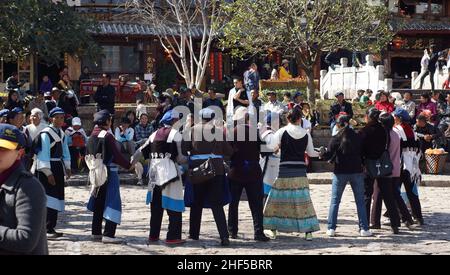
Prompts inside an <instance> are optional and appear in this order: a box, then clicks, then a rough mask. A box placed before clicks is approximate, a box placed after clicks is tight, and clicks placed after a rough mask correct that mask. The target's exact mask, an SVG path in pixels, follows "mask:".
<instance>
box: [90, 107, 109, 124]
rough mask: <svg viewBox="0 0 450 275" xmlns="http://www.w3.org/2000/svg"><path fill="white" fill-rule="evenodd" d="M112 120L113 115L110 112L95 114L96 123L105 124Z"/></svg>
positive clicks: (104, 111) (102, 111)
mask: <svg viewBox="0 0 450 275" xmlns="http://www.w3.org/2000/svg"><path fill="white" fill-rule="evenodd" d="M109 118H111V113H110V112H109V111H108V110H101V111H98V112H97V113H95V114H94V123H97V124H99V123H100V124H101V123H105V122H106V121H107V120H108V119H109Z"/></svg>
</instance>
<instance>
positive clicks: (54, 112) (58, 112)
mask: <svg viewBox="0 0 450 275" xmlns="http://www.w3.org/2000/svg"><path fill="white" fill-rule="evenodd" d="M65 114H66V113H65V112H64V110H63V109H62V108H59V107H55V108H53V109H52V110H51V111H50V112H49V113H48V116H49V117H55V116H56V115H65Z"/></svg>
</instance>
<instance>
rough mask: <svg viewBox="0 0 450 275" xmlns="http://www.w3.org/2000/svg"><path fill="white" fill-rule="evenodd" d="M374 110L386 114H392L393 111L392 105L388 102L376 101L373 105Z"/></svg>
mask: <svg viewBox="0 0 450 275" xmlns="http://www.w3.org/2000/svg"><path fill="white" fill-rule="evenodd" d="M375 108H377V109H378V110H379V111H385V112H388V113H392V112H393V111H394V110H395V106H394V104H392V103H390V102H388V101H384V102H380V101H377V103H376V104H375Z"/></svg>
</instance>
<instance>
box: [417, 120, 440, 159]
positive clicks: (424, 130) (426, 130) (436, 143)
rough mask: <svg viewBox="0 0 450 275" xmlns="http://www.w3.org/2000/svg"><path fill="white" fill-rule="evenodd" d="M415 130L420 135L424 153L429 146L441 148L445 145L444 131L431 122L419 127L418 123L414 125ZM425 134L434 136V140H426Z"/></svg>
mask: <svg viewBox="0 0 450 275" xmlns="http://www.w3.org/2000/svg"><path fill="white" fill-rule="evenodd" d="M414 132H416V134H417V136H418V137H419V141H420V149H421V150H422V153H425V151H426V150H427V149H429V148H433V147H436V148H441V147H444V145H445V138H444V136H443V134H442V132H441V131H440V130H439V129H438V128H437V127H436V126H434V125H432V124H430V123H427V124H426V125H425V127H418V126H417V124H416V125H414ZM425 135H430V136H432V140H431V141H426V140H425V138H424V137H425Z"/></svg>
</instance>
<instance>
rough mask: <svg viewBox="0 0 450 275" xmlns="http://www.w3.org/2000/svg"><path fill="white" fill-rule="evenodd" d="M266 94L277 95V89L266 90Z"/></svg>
mask: <svg viewBox="0 0 450 275" xmlns="http://www.w3.org/2000/svg"><path fill="white" fill-rule="evenodd" d="M266 95H277V92H275V91H266Z"/></svg>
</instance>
